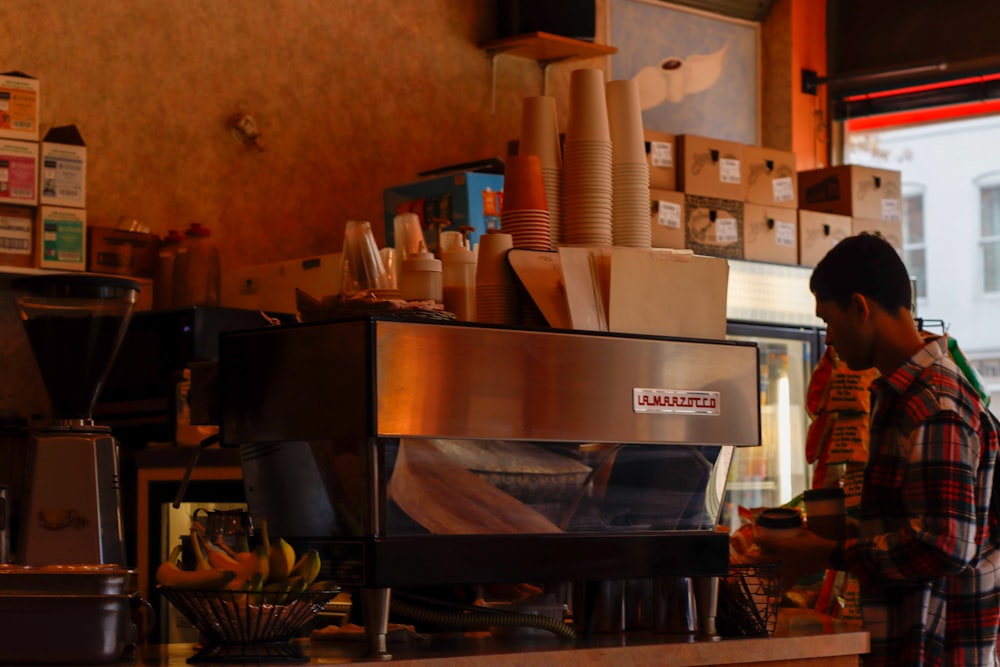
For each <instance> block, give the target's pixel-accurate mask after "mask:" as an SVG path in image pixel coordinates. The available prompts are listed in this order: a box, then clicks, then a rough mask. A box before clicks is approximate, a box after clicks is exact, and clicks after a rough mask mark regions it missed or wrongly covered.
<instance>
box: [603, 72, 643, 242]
mask: <svg viewBox="0 0 1000 667" xmlns="http://www.w3.org/2000/svg"><path fill="white" fill-rule="evenodd" d="M607 100H608V125H609V130H610V134H611V146H612V201H613V206H612V215H611V228H612V236H613V239H614V244H615V245H616V246H630V247H633V248H649V247H650V246H651V245H652V236H651V235H652V230H651V228H650V225H649V167H648V165H647V164H646V145H645V139H644V137H643V133H642V109H641V108H640V105H639V86H638V84H637V83H636V81H635V80H634V79H623V80H619V81H609V82H608V85H607Z"/></svg>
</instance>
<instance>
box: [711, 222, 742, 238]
mask: <svg viewBox="0 0 1000 667" xmlns="http://www.w3.org/2000/svg"><path fill="white" fill-rule="evenodd" d="M739 240H740V230H739V226H738V225H737V224H736V218H723V217H720V218H716V220H715V242H716V243H736V242H737V241H739Z"/></svg>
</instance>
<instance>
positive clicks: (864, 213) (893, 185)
mask: <svg viewBox="0 0 1000 667" xmlns="http://www.w3.org/2000/svg"><path fill="white" fill-rule="evenodd" d="M902 192H903V190H902V183H901V179H900V173H899V172H898V171H894V170H891V169H876V168H874V167H862V166H858V165H853V164H845V165H840V166H837V167H826V168H824V169H810V170H808V171H800V172H799V208H804V209H809V210H811V211H824V212H826V213H836V214H838V215H849V216H851V217H854V218H867V219H869V220H902V219H903V200H902Z"/></svg>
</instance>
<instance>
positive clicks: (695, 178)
mask: <svg viewBox="0 0 1000 667" xmlns="http://www.w3.org/2000/svg"><path fill="white" fill-rule="evenodd" d="M675 147H676V149H677V189H678V190H680V191H681V192H683V193H684V194H687V195H700V196H702V197H717V198H719V199H728V200H731V201H738V202H742V201H743V200H744V199H745V197H746V183H744V180H743V148H744V145H743V144H740V143H737V142H735V141H724V140H722V139H711V138H709V137H700V136H697V135H693V134H681V135H678V136H677V143H676V145H675Z"/></svg>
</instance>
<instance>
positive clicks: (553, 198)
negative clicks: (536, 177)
mask: <svg viewBox="0 0 1000 667" xmlns="http://www.w3.org/2000/svg"><path fill="white" fill-rule="evenodd" d="M518 153H520V154H523V155H537V156H538V159H539V160H541V163H542V180H543V181H544V182H545V201H546V203H547V204H548V208H549V240H550V245H551V246H552V247H555V246H557V245H558V244H559V242H560V240H561V233H562V212H563V188H562V162H563V161H562V147H561V146H560V144H559V121H558V117H557V114H556V98H554V97H550V96H548V95H537V96H534V97H526V98H524V102H523V104H522V107H521V140H520V147H519V149H518Z"/></svg>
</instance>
